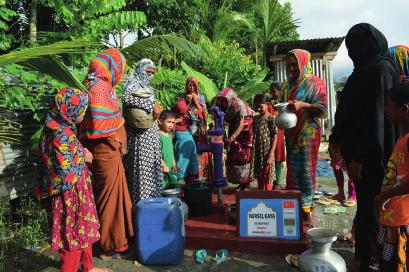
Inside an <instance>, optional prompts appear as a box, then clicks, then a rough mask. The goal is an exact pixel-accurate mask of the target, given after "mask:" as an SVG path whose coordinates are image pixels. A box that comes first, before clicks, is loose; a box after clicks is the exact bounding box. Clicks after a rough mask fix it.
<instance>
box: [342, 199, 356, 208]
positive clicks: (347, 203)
mask: <svg viewBox="0 0 409 272" xmlns="http://www.w3.org/2000/svg"><path fill="white" fill-rule="evenodd" d="M355 204H356V200H353V199H348V200H345V201H344V202H343V203H342V205H344V206H345V207H353V206H355Z"/></svg>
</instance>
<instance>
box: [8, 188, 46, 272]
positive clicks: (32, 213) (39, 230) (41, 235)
mask: <svg viewBox="0 0 409 272" xmlns="http://www.w3.org/2000/svg"><path fill="white" fill-rule="evenodd" d="M48 241H49V234H48V223H47V215H46V212H45V210H44V209H43V208H42V206H41V205H40V203H39V202H38V201H37V200H36V199H35V198H34V197H32V196H31V195H27V196H23V197H20V198H19V199H18V200H14V201H13V202H10V201H9V200H8V199H1V200H0V271H11V270H10V268H12V269H16V270H18V267H19V264H20V263H21V262H22V259H24V257H23V255H24V252H27V249H28V250H31V249H32V248H35V247H42V246H44V245H45V244H46V243H47V242H48ZM13 271H14V270H13Z"/></svg>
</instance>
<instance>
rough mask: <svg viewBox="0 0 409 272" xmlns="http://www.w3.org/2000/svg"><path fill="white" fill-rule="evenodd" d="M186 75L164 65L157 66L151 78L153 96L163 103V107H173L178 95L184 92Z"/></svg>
mask: <svg viewBox="0 0 409 272" xmlns="http://www.w3.org/2000/svg"><path fill="white" fill-rule="evenodd" d="M185 81H186V75H185V74H184V73H183V72H182V71H180V70H171V69H169V68H166V67H160V68H158V71H157V72H156V73H155V76H154V77H153V79H152V86H153V87H154V88H155V97H156V98H157V99H158V100H160V101H161V102H162V104H163V107H164V109H170V108H171V107H173V106H174V105H175V104H176V102H177V100H178V98H179V96H181V95H182V94H184V93H185Z"/></svg>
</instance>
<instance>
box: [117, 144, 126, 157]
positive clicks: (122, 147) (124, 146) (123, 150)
mask: <svg viewBox="0 0 409 272" xmlns="http://www.w3.org/2000/svg"><path fill="white" fill-rule="evenodd" d="M119 151H120V152H121V155H122V156H125V155H126V154H128V144H127V143H121V147H120V148H119Z"/></svg>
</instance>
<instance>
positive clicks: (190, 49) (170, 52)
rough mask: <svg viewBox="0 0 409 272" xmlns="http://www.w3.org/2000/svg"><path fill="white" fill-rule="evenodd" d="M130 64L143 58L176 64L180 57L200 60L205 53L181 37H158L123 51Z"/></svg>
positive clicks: (150, 38) (144, 40) (137, 42)
mask: <svg viewBox="0 0 409 272" xmlns="http://www.w3.org/2000/svg"><path fill="white" fill-rule="evenodd" d="M122 52H124V54H125V55H126V57H127V60H128V62H134V63H135V62H137V61H138V60H140V59H141V58H152V59H154V60H158V61H159V62H161V60H165V61H166V62H167V63H168V64H172V62H173V63H174V62H175V59H177V58H178V55H179V56H181V57H183V58H184V59H200V58H202V57H203V56H204V51H203V50H202V49H201V48H200V47H199V46H198V45H196V44H195V43H193V42H191V41H189V40H187V39H186V38H184V37H183V36H179V35H170V34H169V35H158V36H151V37H147V38H143V39H140V40H137V41H135V42H134V43H133V44H131V45H130V46H128V47H126V48H124V49H123V50H122Z"/></svg>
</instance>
